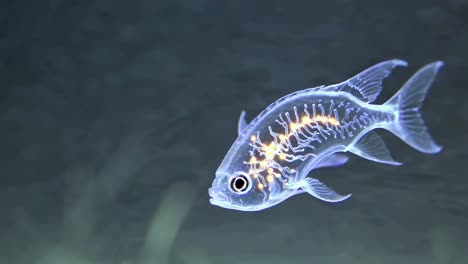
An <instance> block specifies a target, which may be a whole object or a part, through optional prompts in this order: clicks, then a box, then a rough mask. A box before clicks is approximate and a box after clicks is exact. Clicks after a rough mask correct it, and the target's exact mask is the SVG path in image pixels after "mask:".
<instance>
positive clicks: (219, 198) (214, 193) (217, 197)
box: [208, 187, 229, 205]
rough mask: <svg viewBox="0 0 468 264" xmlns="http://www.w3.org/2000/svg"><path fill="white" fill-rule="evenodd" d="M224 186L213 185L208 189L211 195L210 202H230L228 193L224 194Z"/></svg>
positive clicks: (216, 203) (215, 203)
mask: <svg viewBox="0 0 468 264" xmlns="http://www.w3.org/2000/svg"><path fill="white" fill-rule="evenodd" d="M221 191H222V188H219V187H212V188H209V189H208V194H209V195H210V197H211V198H210V203H211V204H214V205H220V204H226V203H229V201H228V198H227V197H226V195H224V194H222V192H221Z"/></svg>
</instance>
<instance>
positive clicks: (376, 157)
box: [348, 131, 402, 165]
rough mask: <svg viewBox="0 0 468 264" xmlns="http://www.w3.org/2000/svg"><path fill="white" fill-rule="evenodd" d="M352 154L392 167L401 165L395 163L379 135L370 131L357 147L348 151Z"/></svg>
mask: <svg viewBox="0 0 468 264" xmlns="http://www.w3.org/2000/svg"><path fill="white" fill-rule="evenodd" d="M348 150H349V151H350V152H352V153H354V154H356V155H358V156H360V157H363V158H365V159H368V160H372V161H375V162H380V163H386V164H391V165H401V164H402V163H401V162H398V161H395V160H394V159H393V158H392V156H391V154H390V151H389V150H388V148H387V146H385V143H384V142H383V140H382V138H381V137H380V136H379V135H377V133H375V132H373V131H370V132H368V133H367V134H366V135H364V136H363V137H362V138H361V139H360V140H359V141H358V142H357V143H356V144H355V145H353V146H352V147H351V148H349V149H348Z"/></svg>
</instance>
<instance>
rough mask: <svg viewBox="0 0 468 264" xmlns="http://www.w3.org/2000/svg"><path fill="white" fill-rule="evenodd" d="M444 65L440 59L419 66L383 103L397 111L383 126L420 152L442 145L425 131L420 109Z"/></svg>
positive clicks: (432, 150) (438, 149) (435, 150)
mask: <svg viewBox="0 0 468 264" xmlns="http://www.w3.org/2000/svg"><path fill="white" fill-rule="evenodd" d="M443 65H444V63H443V62H442V61H436V62H433V63H429V64H427V65H426V66H424V67H422V68H421V69H420V70H418V71H417V72H416V73H415V74H414V75H413V76H412V77H411V78H410V79H409V80H408V81H407V82H406V83H405V84H404V85H403V86H402V87H401V89H400V90H399V91H398V92H397V93H396V94H395V95H394V96H393V97H392V98H390V99H389V100H388V101H387V102H386V103H385V104H384V105H390V106H391V107H393V108H395V110H396V111H398V112H397V113H398V114H397V120H396V121H395V122H394V123H392V124H391V125H389V126H387V127H384V128H385V129H388V130H389V131H390V132H392V133H393V134H395V135H396V136H398V137H399V138H400V139H402V140H403V141H405V142H406V143H407V144H408V145H410V146H411V147H413V148H415V149H417V150H419V151H421V152H423V153H437V152H439V151H441V150H442V146H440V145H438V144H436V143H435V142H434V140H433V139H432V137H431V135H430V134H429V132H428V131H427V130H428V129H427V127H426V126H425V124H424V120H423V119H422V118H421V113H420V112H419V109H420V108H421V106H422V103H423V101H424V98H425V97H426V94H427V91H428V90H429V88H430V87H431V85H432V83H433V82H434V80H435V77H436V75H437V73H438V71H439V69H440V67H442V66H443Z"/></svg>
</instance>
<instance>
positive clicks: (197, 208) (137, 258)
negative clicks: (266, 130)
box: [0, 0, 468, 264]
mask: <svg viewBox="0 0 468 264" xmlns="http://www.w3.org/2000/svg"><path fill="white" fill-rule="evenodd" d="M467 26H468V1H466V0H437V1H436V0H425V1H408V0H406V1H402V0H393V1H370V0H366V1H357V0H355V1H351V0H332V1H277V0H268V1H264V0H258V1H215V0H185V1H183V0H172V1H170V0H164V1H163V0H135V1H122V0H112V1H110V0H100V1H90V0H81V1H73V0H63V1H60V0H50V1H13V0H9V1H2V2H0V73H1V75H0V76H1V77H0V87H1V93H0V118H1V122H0V133H1V136H0V208H1V210H2V211H1V214H0V263H2V264H3V263H5V264H16V263H24V264H70V263H72V264H78V263H79V264H90V263H98V264H107V263H112V264H124V263H125V264H134V263H145V264H146V263H162V264H166V263H171V264H172V263H174V264H182V263H184V264H192V263H196V264H199V263H204V264H211V263H216V264H224V263H225V264H236V263H241V264H250V263H255V264H257V263H268V264H276V263H280V264H287V263H295V264H302V263H304V264H305V263H320V264H324V263H358V264H367V263H372V264H377V263H379V264H380V263H399V264H401V263H425V264H426V263H441V264H466V263H468V260H467V259H468V253H467V249H468V207H467V206H468V173H467V168H466V166H465V165H466V162H467V161H466V160H467V158H468V139H466V137H467V135H468V133H467V132H468V126H467V122H468V104H467V100H468V62H467V58H468V30H467ZM391 58H401V59H405V60H407V61H408V62H409V63H410V65H409V67H408V68H399V69H397V70H395V72H394V74H393V75H392V76H391V78H389V79H388V80H387V81H386V82H385V86H384V89H383V92H382V94H381V96H380V97H379V99H378V102H377V103H382V102H384V101H385V100H386V99H387V98H389V97H390V96H391V95H392V94H393V93H394V92H395V91H396V90H397V89H398V88H399V86H400V85H401V84H402V83H403V82H404V81H405V80H406V78H408V77H409V76H410V75H411V74H412V73H413V72H414V71H416V70H417V69H418V68H419V67H420V66H423V65H424V64H425V63H428V62H431V61H435V60H443V61H445V63H446V66H445V67H444V68H443V69H442V71H441V72H440V74H439V76H438V78H437V81H436V83H435V84H434V87H433V89H432V90H431V91H430V93H429V95H428V98H427V100H426V101H425V104H424V107H423V115H424V119H425V120H426V123H427V124H428V126H429V128H430V131H431V134H432V135H433V136H434V138H435V140H436V141H437V142H438V143H440V144H442V145H444V150H443V152H442V153H440V154H438V155H425V154H422V153H419V152H417V151H415V150H413V149H411V148H409V147H408V146H406V145H405V144H404V143H403V142H401V141H399V140H398V139H396V138H395V137H394V136H393V135H390V134H389V133H387V132H384V131H379V134H380V135H382V136H383V137H384V138H385V141H386V143H387V145H388V147H389V148H390V150H391V151H392V154H393V155H394V157H395V158H396V159H397V160H399V161H402V162H404V163H405V164H404V166H400V167H394V166H388V165H383V164H376V163H372V162H369V161H366V160H364V159H362V158H357V157H352V159H351V161H350V162H349V163H348V164H346V165H345V166H343V167H340V168H333V169H323V170H320V171H317V172H316V176H317V177H319V178H321V179H323V180H324V181H325V182H326V183H327V184H328V185H330V186H332V187H333V188H334V189H335V190H337V191H338V192H341V193H349V192H352V193H353V194H354V195H353V197H352V199H350V200H348V201H346V202H343V203H340V204H327V203H323V202H320V201H318V200H317V199H314V198H312V197H310V196H307V195H301V196H297V197H294V198H291V199H288V200H286V201H285V202H283V203H281V204H280V205H278V206H275V207H273V208H270V209H268V210H265V211H261V212H256V213H246V212H238V211H232V210H225V209H222V208H219V207H214V206H212V205H210V204H209V202H208V199H209V197H208V194H207V188H208V187H209V186H210V184H211V181H212V179H213V177H214V172H215V170H216V168H217V166H218V165H219V163H220V162H221V160H222V158H223V157H224V155H225V153H226V152H227V150H228V148H229V147H230V145H231V144H232V142H233V141H234V139H235V138H236V135H237V119H238V116H239V114H240V112H241V111H242V110H247V119H248V120H251V119H252V118H253V117H254V116H255V115H257V114H258V113H259V112H260V111H261V110H262V109H263V108H264V107H266V106H267V105H268V104H269V103H271V102H273V101H274V100H276V99H277V98H279V97H280V96H283V95H285V94H288V93H290V92H293V91H295V90H298V89H302V88H306V87H312V86H316V85H321V84H332V83H336V82H340V81H343V80H345V79H347V78H349V77H351V76H352V75H353V74H355V73H357V72H359V71H361V70H363V69H365V68H367V67H369V66H371V65H372V64H374V63H376V62H379V61H382V60H386V59H391Z"/></svg>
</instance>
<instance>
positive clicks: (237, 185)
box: [229, 175, 250, 194]
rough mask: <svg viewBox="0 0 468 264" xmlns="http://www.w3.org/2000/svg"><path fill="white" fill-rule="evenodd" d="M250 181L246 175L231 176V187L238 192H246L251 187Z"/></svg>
mask: <svg viewBox="0 0 468 264" xmlns="http://www.w3.org/2000/svg"><path fill="white" fill-rule="evenodd" d="M249 185H250V181H249V180H248V179H247V177H246V176H244V175H236V176H234V177H232V178H231V181H230V183H229V187H230V188H231V190H232V191H234V192H235V193H238V194H243V193H246V192H247V191H248V189H249Z"/></svg>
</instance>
